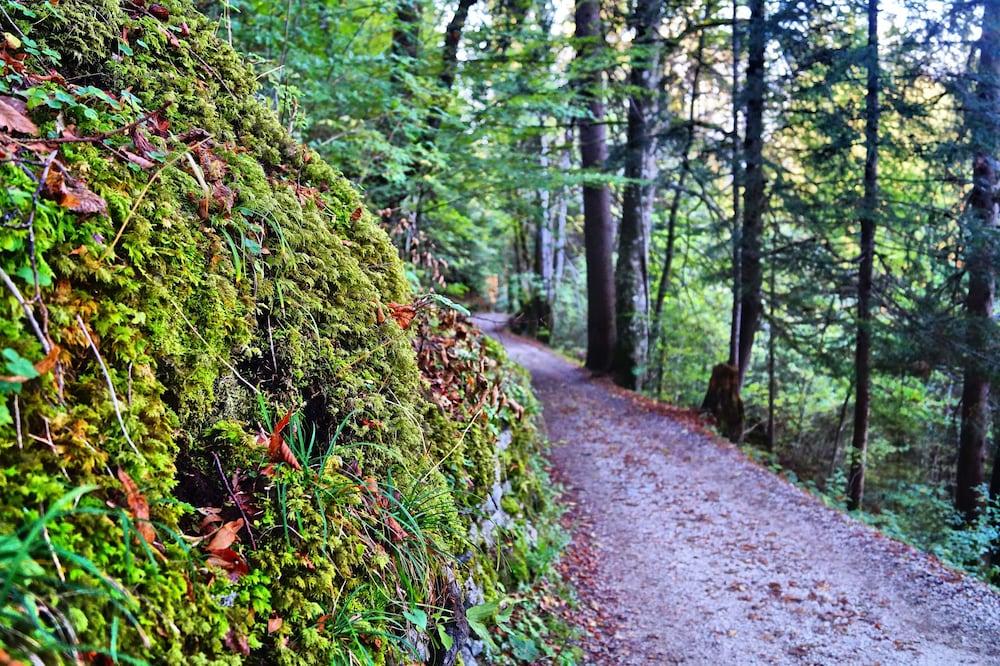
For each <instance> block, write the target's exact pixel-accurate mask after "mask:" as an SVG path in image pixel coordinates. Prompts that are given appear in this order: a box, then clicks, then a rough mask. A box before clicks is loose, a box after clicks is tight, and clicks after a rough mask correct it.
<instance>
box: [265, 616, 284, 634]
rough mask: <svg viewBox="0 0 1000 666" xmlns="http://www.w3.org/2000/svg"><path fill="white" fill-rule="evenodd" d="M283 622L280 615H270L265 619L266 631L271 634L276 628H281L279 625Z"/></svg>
mask: <svg viewBox="0 0 1000 666" xmlns="http://www.w3.org/2000/svg"><path fill="white" fill-rule="evenodd" d="M284 623H285V621H284V620H282V619H281V618H280V617H272V618H270V619H269V620H268V621H267V633H269V634H273V633H274V632H276V631H277V630H278V629H281V625H283V624H284Z"/></svg>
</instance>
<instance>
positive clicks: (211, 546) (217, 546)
mask: <svg viewBox="0 0 1000 666" xmlns="http://www.w3.org/2000/svg"><path fill="white" fill-rule="evenodd" d="M241 529H243V519H242V518H237V519H236V520H231V521H229V522H228V523H226V524H225V525H223V526H222V527H220V528H219V529H218V531H216V533H215V535H214V536H213V537H212V540H211V541H209V542H208V546H207V548H208V550H209V552H216V551H220V550H226V549H228V548H229V547H230V546H232V545H233V543H234V542H235V541H236V539H238V538H239V531H240V530H241Z"/></svg>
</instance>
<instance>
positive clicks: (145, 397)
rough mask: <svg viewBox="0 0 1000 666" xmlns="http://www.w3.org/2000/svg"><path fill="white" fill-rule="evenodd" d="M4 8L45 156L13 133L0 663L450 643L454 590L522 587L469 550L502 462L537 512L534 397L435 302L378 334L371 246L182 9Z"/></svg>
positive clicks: (5, 154)
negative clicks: (422, 354) (456, 584)
mask: <svg viewBox="0 0 1000 666" xmlns="http://www.w3.org/2000/svg"><path fill="white" fill-rule="evenodd" d="M6 6H7V7H8V8H9V10H10V12H12V18H13V19H14V21H15V23H14V24H5V25H4V27H3V31H4V32H6V33H7V36H5V37H4V45H3V46H2V47H0V51H2V57H3V61H4V63H5V64H4V65H3V73H2V76H0V95H2V97H0V104H4V105H5V108H4V110H5V111H7V112H8V113H14V114H17V117H18V118H21V117H23V118H24V119H28V118H30V121H31V122H32V123H33V124H34V125H35V126H37V128H38V131H37V132H34V131H33V130H31V129H30V127H29V126H28V125H24V124H23V123H21V124H20V129H19V128H18V127H17V126H12V125H11V123H10V122H7V123H6V124H0V153H2V155H0V157H2V158H3V160H2V161H0V180H2V181H3V184H4V185H5V190H6V193H5V194H0V202H2V211H3V223H4V226H3V228H2V229H0V268H2V269H3V272H4V273H3V277H4V278H5V285H4V287H3V291H2V294H0V308H2V309H3V315H2V316H0V349H2V350H3V353H4V357H5V358H4V363H5V364H6V369H5V370H3V371H2V373H0V374H3V375H6V376H3V377H0V397H2V398H3V403H0V534H3V535H7V536H4V537H0V575H2V579H0V582H2V584H3V586H4V591H3V592H2V593H0V594H3V595H4V596H3V597H2V598H0V603H2V609H0V610H2V614H0V642H2V644H3V650H0V655H4V656H9V657H11V658H14V659H27V658H28V657H29V656H30V655H39V656H40V658H42V659H44V660H45V661H46V663H58V662H60V661H65V662H70V661H73V660H74V659H76V658H78V657H79V658H83V659H88V660H101V659H105V658H106V657H111V658H119V659H123V660H126V661H128V660H138V661H149V662H157V663H176V664H228V663H233V664H235V663H241V662H244V661H250V662H253V663H262V664H263V663H267V664H271V663H283V664H298V663H301V664H316V663H358V662H360V663H364V662H369V663H396V662H401V661H404V660H407V659H410V658H412V657H413V656H414V655H413V650H412V649H411V648H412V645H411V643H410V642H408V641H407V640H406V636H407V635H408V632H409V634H410V635H412V633H413V631H414V630H416V631H417V633H422V634H425V635H429V636H431V638H430V639H429V640H430V641H431V642H432V644H433V643H434V642H437V643H438V644H440V643H441V642H443V641H444V640H445V639H443V638H441V634H439V633H438V632H436V631H434V627H435V625H436V624H440V625H442V626H444V625H446V624H448V623H449V621H451V620H452V619H454V618H451V617H449V615H448V612H447V611H446V610H441V609H442V608H443V606H440V605H439V604H438V603H437V602H438V601H439V598H438V597H439V596H440V595H441V594H443V592H442V591H441V590H442V587H441V586H442V581H444V580H445V579H446V578H447V576H446V575H445V573H446V570H447V572H450V571H451V570H453V569H457V570H459V572H460V573H461V575H463V576H474V577H475V578H477V579H479V580H480V582H482V583H485V584H486V590H487V594H488V595H489V596H491V597H495V596H496V595H498V594H500V592H501V591H502V589H503V588H502V584H501V583H500V580H501V579H504V578H505V577H506V579H507V580H508V583H509V584H513V583H516V580H514V578H517V577H518V576H520V577H521V578H523V577H524V576H525V575H527V574H523V573H518V572H515V575H514V578H511V574H510V572H507V573H505V574H502V575H498V573H497V571H496V570H495V566H494V565H495V563H496V562H497V561H502V560H504V558H498V557H495V556H493V555H490V554H486V553H482V552H480V551H478V550H477V549H476V546H477V544H474V543H470V540H469V536H468V535H469V529H470V526H471V525H472V524H474V523H475V522H476V521H477V520H478V518H479V516H478V513H477V512H478V511H479V509H478V507H479V506H480V504H481V498H482V497H483V496H484V495H486V494H487V493H488V492H489V488H490V486H491V485H492V484H493V483H494V469H495V467H496V464H497V461H498V460H499V461H500V464H501V470H502V474H503V475H504V477H505V478H507V479H509V480H510V483H511V487H512V489H513V490H514V492H515V495H514V496H515V497H516V498H517V502H516V506H517V507H520V508H519V510H518V513H519V516H518V520H520V521H521V523H520V524H525V523H526V521H529V520H531V519H532V518H533V516H535V515H538V513H539V511H540V510H542V509H543V507H542V506H541V505H542V504H544V501H545V499H544V498H545V497H546V495H545V492H544V489H543V488H542V487H541V485H540V481H539V478H540V476H539V475H540V474H541V472H540V470H539V469H538V467H537V461H536V456H537V453H538V438H537V436H536V434H535V432H534V430H533V427H532V425H531V418H530V414H531V412H532V410H533V401H532V399H531V396H530V392H529V391H528V389H527V388H526V382H525V379H524V377H523V376H520V375H517V374H512V373H511V370H510V368H509V367H508V364H507V363H506V362H505V361H504V359H503V354H502V352H501V351H500V350H499V349H498V348H497V347H496V346H494V345H491V344H490V343H488V342H484V341H483V340H482V339H481V338H479V337H478V334H477V333H476V332H475V331H474V330H473V329H471V328H470V327H469V326H468V325H467V324H465V323H464V322H463V321H462V320H461V319H460V318H458V317H457V316H456V315H455V314H454V313H450V312H447V311H445V313H444V314H440V312H439V311H438V310H437V309H436V307H435V306H433V305H432V304H431V302H430V301H429V300H426V299H425V300H424V301H421V302H420V303H418V309H419V312H418V315H417V316H418V324H415V325H414V327H413V328H411V329H410V330H405V328H406V327H401V326H400V325H399V323H397V321H396V318H394V317H393V316H392V315H393V314H394V313H396V312H398V311H399V308H400V306H398V305H396V304H397V303H406V302H408V301H410V300H411V297H410V295H409V293H408V292H409V289H408V287H407V284H406V281H405V278H404V274H403V271H402V266H401V264H400V261H399V260H398V258H397V256H396V254H395V252H394V250H393V248H392V246H391V245H390V243H389V242H388V240H387V238H386V237H385V235H384V233H383V232H382V231H381V230H380V229H379V228H378V226H377V225H376V223H375V220H374V218H373V216H372V215H371V214H370V213H369V212H368V211H367V210H366V209H365V207H364V206H363V205H362V202H361V200H360V198H359V196H358V194H357V193H356V192H355V191H354V190H353V189H352V188H351V186H350V185H349V183H347V182H346V181H345V180H344V178H343V177H342V176H341V175H340V174H339V173H338V172H337V171H336V170H335V169H333V168H332V167H330V166H329V165H327V164H326V163H324V162H323V161H322V160H320V159H319V158H318V156H317V155H316V154H315V153H313V152H311V151H310V150H308V149H307V148H305V147H303V146H301V145H300V144H298V143H296V142H295V141H294V140H292V138H291V137H290V136H289V135H288V134H287V133H286V132H285V130H284V129H283V128H282V127H281V126H280V125H279V124H278V122H277V120H276V119H275V118H274V116H273V115H272V114H271V112H270V111H269V110H268V109H267V108H265V106H263V105H262V104H261V102H260V101H259V100H258V99H257V98H256V97H255V91H256V85H255V77H254V74H253V72H252V70H251V69H250V68H249V67H248V66H247V65H246V64H245V63H244V62H243V60H242V59H241V58H240V57H239V56H238V55H237V54H236V53H234V52H233V50H232V49H231V48H230V47H229V46H228V45H227V44H226V43H225V42H222V41H220V40H219V39H217V38H216V36H215V26H213V25H211V24H210V23H209V22H208V21H207V20H206V19H205V18H203V17H202V16H200V15H198V14H197V13H196V12H195V11H194V10H193V9H192V7H191V3H190V1H189V0H164V1H163V2H162V4H159V5H152V4H148V3H143V2H130V1H128V0H125V1H123V2H118V0H100V1H98V2H89V1H88V2H85V1H83V0H61V2H59V3H50V2H48V1H37V2H26V3H23V4H18V3H7V5H6ZM4 20H6V19H4ZM22 102H23V104H24V108H22ZM10 110H13V111H10ZM0 122H2V121H0ZM400 323H404V324H405V323H406V322H405V321H404V320H403V319H400ZM414 329H416V330H415V331H414ZM414 335H416V336H417V337H418V338H419V342H420V345H418V346H419V347H420V348H421V349H426V348H429V347H426V346H424V345H425V343H428V344H431V345H438V346H439V347H440V348H441V350H440V355H438V356H435V357H433V358H431V359H428V358H420V359H419V363H420V365H419V367H418V357H417V355H416V354H415V353H414V349H413V341H414ZM36 375H37V376H36ZM525 409H527V412H528V413H527V414H525V412H524V410H525ZM283 417H284V418H283ZM504 429H510V430H512V431H513V444H512V445H511V446H509V447H507V448H506V449H505V450H504V451H499V450H498V449H497V436H498V434H499V433H500V432H501V430H504ZM133 483H134V485H133ZM508 508H509V509H511V510H513V509H514V508H515V506H514V505H512V506H510V507H508ZM506 543H507V544H508V545H509V546H510V547H512V548H513V547H515V545H514V541H513V540H508V541H507V542H506ZM516 547H519V548H522V549H523V548H524V547H523V546H516ZM512 560H514V561H518V562H521V561H522V560H523V557H522V558H512ZM522 569H524V566H523V565H519V568H518V571H519V572H520V571H521V570H522ZM449 575H450V574H449Z"/></svg>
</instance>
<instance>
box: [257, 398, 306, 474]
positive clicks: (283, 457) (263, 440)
mask: <svg viewBox="0 0 1000 666" xmlns="http://www.w3.org/2000/svg"><path fill="white" fill-rule="evenodd" d="M291 419H292V410H290V409H289V410H288V411H287V412H286V413H285V415H284V416H282V417H281V420H280V421H278V422H277V423H276V424H275V425H274V430H272V431H271V434H269V435H268V434H266V433H264V432H261V433H260V434H259V435H257V443H258V444H262V445H267V457H268V459H269V460H270V461H271V462H272V463H285V464H286V465H289V466H290V467H291V468H292V469H302V465H301V464H300V463H299V461H298V459H296V457H295V454H294V453H293V452H292V449H291V448H290V447H289V446H288V442H286V441H285V438H284V437H283V436H282V433H283V432H284V431H285V428H287V427H288V423H289V422H290V421H291ZM264 474H265V475H267V476H273V474H274V470H273V468H272V466H271V465H268V466H267V467H266V468H264Z"/></svg>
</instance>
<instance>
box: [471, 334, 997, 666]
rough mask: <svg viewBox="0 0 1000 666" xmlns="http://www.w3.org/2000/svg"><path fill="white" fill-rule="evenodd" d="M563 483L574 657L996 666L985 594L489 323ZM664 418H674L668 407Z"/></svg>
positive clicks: (989, 595) (990, 601)
mask: <svg viewBox="0 0 1000 666" xmlns="http://www.w3.org/2000/svg"><path fill="white" fill-rule="evenodd" d="M476 320H477V323H478V324H479V325H480V326H481V327H483V328H484V329H485V330H487V331H488V332H490V333H491V334H492V335H494V336H495V337H498V338H499V339H500V340H501V341H502V342H503V344H504V346H505V347H506V348H507V351H508V352H509V353H510V355H511V356H512V357H513V358H514V359H515V360H517V361H518V362H519V363H521V364H522V365H524V366H525V367H526V368H527V369H528V370H529V371H530V372H531V375H532V378H533V383H534V386H535V389H536V391H537V393H538V396H539V398H540V399H541V401H542V404H543V406H544V416H545V424H546V427H547V430H548V434H549V437H550V439H551V440H552V443H553V449H552V452H551V456H550V457H551V461H552V465H553V467H554V471H555V473H556V475H557V477H558V478H560V479H561V480H562V481H563V482H564V483H565V484H566V485H567V486H568V488H569V491H570V498H571V499H572V500H573V502H574V505H575V506H574V509H573V512H572V515H573V517H574V523H575V526H574V528H573V532H574V535H573V541H574V544H573V545H572V546H571V548H570V550H569V553H568V555H567V559H569V560H570V562H571V566H570V567H569V572H570V575H571V577H575V578H576V581H575V582H576V585H577V588H578V590H579V593H580V597H581V602H582V603H581V606H582V607H583V609H584V610H585V612H586V613H587V614H588V615H587V618H588V619H587V620H586V621H585V622H584V624H585V626H588V627H589V629H590V631H589V636H588V637H587V639H586V640H585V641H584V643H585V644H584V647H585V649H586V651H587V653H588V658H587V660H586V663H588V664H591V663H592V664H609V665H610V664H615V665H617V664H674V663H684V664H942V665H952V664H1000V594H998V593H997V591H995V590H993V589H992V588H989V587H988V586H986V585H985V584H983V583H980V582H979V581H977V580H975V579H972V578H968V577H965V576H962V575H960V574H957V573H955V572H954V571H952V570H950V569H947V568H945V567H944V566H942V565H941V564H940V563H938V562H937V561H936V560H934V559H933V558H932V557H930V556H928V555H925V554H923V553H920V552H918V551H916V550H914V549H913V548H910V547H908V546H905V545H903V544H900V543H898V542H895V541H892V540H890V539H887V538H885V537H883V536H881V535H880V534H878V533H877V532H875V531H874V530H872V529H870V528H868V527H866V526H864V525H862V524H860V523H858V522H856V521H854V520H852V519H851V518H849V517H848V516H846V515H844V514H842V513H840V512H837V511H835V510H832V509H829V508H827V507H825V506H823V505H822V504H821V503H820V502H819V501H818V500H816V499H815V498H813V497H811V496H809V495H808V494H807V493H805V492H804V491H801V490H799V489H798V488H796V487H795V486H793V485H791V484H789V483H787V482H786V481H784V480H782V479H781V478H779V477H777V476H775V475H774V474H772V473H771V472H769V471H767V470H765V469H763V468H761V467H759V466H757V465H755V464H754V463H752V462H750V461H748V460H747V459H746V458H745V457H744V456H743V455H742V454H741V453H740V452H739V451H738V450H737V449H735V448H734V447H732V446H729V445H728V444H725V443H722V442H720V441H718V440H717V439H715V438H712V437H710V436H707V435H705V434H702V433H700V432H698V429H697V427H696V426H694V425H691V424H690V423H685V422H684V420H683V419H678V418H672V417H671V415H670V410H669V409H666V408H657V407H656V406H655V405H652V404H650V403H649V402H648V401H643V400H641V399H639V398H637V397H635V396H634V395H632V394H628V393H626V392H624V391H620V390H618V389H616V388H614V387H612V386H611V385H610V384H608V383H607V382H605V381H602V380H596V379H593V378H591V377H590V376H589V374H588V373H587V372H586V371H585V370H583V369H581V368H579V367H577V366H575V365H573V364H571V363H569V362H567V361H566V360H564V359H562V358H560V357H559V356H557V355H555V354H553V353H552V352H550V351H548V350H547V349H546V348H545V347H543V346H541V345H539V344H537V343H535V342H532V341H528V340H525V339H522V338H519V337H517V336H514V335H512V334H510V333H509V332H506V331H504V330H503V326H504V322H505V317H503V316H502V315H479V316H478V317H477V318H476ZM675 413H677V412H675Z"/></svg>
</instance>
